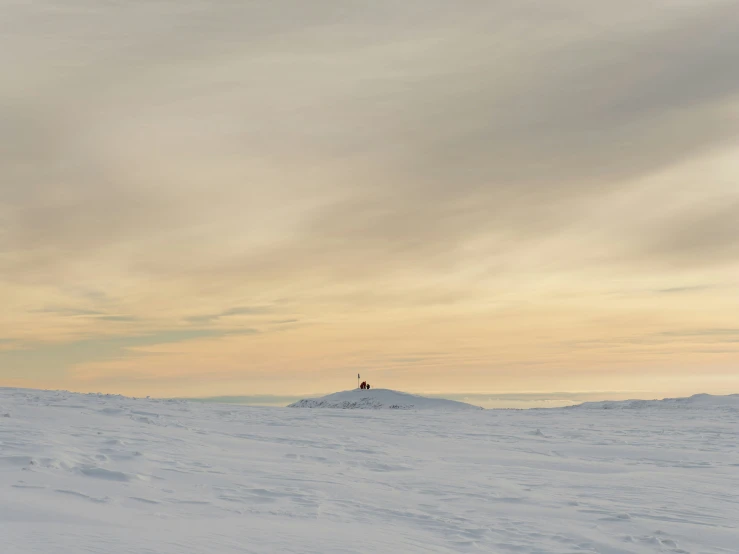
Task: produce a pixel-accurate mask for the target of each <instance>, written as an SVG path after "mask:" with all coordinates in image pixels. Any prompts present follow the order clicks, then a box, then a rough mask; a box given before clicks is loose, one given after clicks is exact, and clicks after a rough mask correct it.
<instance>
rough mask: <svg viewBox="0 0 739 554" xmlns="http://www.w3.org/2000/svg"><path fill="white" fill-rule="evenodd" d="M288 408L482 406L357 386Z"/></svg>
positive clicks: (455, 408) (452, 408)
mask: <svg viewBox="0 0 739 554" xmlns="http://www.w3.org/2000/svg"><path fill="white" fill-rule="evenodd" d="M288 408H333V409H343V410H439V411H460V410H482V408H480V407H479V406H473V405H472V404H466V403H465V402H457V401H455V400H446V399H443V398H426V397H425V396H418V395H415V394H408V393H405V392H398V391H394V390H390V389H370V390H362V389H354V390H347V391H342V392H336V393H333V394H329V395H328V396H323V397H321V398H306V399H303V400H300V401H298V402H295V403H293V404H290V405H289V406H288Z"/></svg>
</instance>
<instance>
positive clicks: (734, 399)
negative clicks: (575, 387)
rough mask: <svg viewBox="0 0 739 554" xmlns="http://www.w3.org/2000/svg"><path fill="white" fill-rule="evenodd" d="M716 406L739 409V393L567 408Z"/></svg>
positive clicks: (639, 408)
mask: <svg viewBox="0 0 739 554" xmlns="http://www.w3.org/2000/svg"><path fill="white" fill-rule="evenodd" d="M693 408H715V409H722V410H737V411H739V394H730V395H727V396H714V395H711V394H695V395H693V396H690V397H687V398H664V399H662V400H618V401H603V402H585V403H584V404H578V405H577V406H568V407H567V408H566V409H568V410H573V409H584V410H642V409H668V410H671V409H693Z"/></svg>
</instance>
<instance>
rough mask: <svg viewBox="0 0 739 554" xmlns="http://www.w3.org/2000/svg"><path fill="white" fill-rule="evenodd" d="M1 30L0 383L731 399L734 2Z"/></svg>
mask: <svg viewBox="0 0 739 554" xmlns="http://www.w3.org/2000/svg"><path fill="white" fill-rule="evenodd" d="M2 9H3V13H4V14H5V17H6V19H7V20H8V21H10V22H12V25H9V26H8V32H6V33H3V36H2V38H0V46H2V48H0V69H2V71H3V75H5V78H4V79H3V83H2V85H0V164H1V165H2V167H3V176H2V177H0V299H2V301H3V304H4V310H3V312H4V313H3V314H2V315H0V339H1V342H0V379H1V378H6V380H7V381H8V382H10V381H11V380H12V382H13V383H18V382H20V383H31V384H34V385H38V386H66V387H70V388H78V389H85V388H92V389H94V388H95V387H105V388H106V389H115V390H117V389H120V390H124V391H137V390H141V389H144V390H150V389H151V390H154V389H156V390H157V391H166V392H167V393H169V392H170V391H171V394H194V395H200V396H205V395H210V394H225V393H227V394H231V393H232V392H234V391H233V388H234V387H238V388H239V389H240V392H243V393H249V394H261V393H280V394H283V393H292V392H295V393H296V394H302V393H303V392H304V389H305V387H308V386H315V387H317V388H316V392H324V391H327V390H333V389H334V388H336V387H337V386H339V383H342V382H343V379H344V375H345V374H352V372H355V369H357V368H362V369H365V368H366V369H367V370H375V371H378V374H380V375H382V376H383V378H384V379H386V381H387V383H388V384H394V385H395V386H398V387H406V388H408V387H412V386H416V385H415V384H417V383H418V381H417V379H418V375H420V374H423V375H425V376H426V377H425V378H426V379H427V380H429V381H428V382H429V383H432V385H431V389H434V390H438V389H444V390H452V391H459V392H464V391H475V390H482V391H483V392H487V391H493V390H512V391H516V390H565V389H563V386H562V385H567V386H570V387H571V388H570V390H582V388H583V386H584V387H585V388H586V389H589V390H603V387H604V386H610V387H613V390H631V389H640V390H641V389H644V388H645V387H644V386H642V384H643V383H642V381H643V382H645V383H647V385H646V386H647V387H648V388H649V390H656V389H655V388H654V387H663V386H668V385H665V383H670V378H669V376H670V375H671V372H672V373H674V372H677V374H679V375H680V376H681V377H680V379H679V380H678V381H679V382H680V383H684V387H685V388H686V390H687V389H690V388H691V387H693V386H694V384H695V383H694V372H695V371H697V369H696V368H701V369H700V371H702V372H705V373H706V374H707V375H708V377H706V379H707V381H706V382H712V383H713V382H715V383H719V384H718V385H715V386H720V387H723V386H729V385H730V384H731V383H733V384H734V385H737V384H739V383H737V382H735V381H732V382H730V378H729V377H728V375H729V373H730V368H732V367H733V368H735V367H736V363H737V361H738V360H739V358H738V356H737V354H738V353H739V350H737V349H736V345H733V346H732V343H731V342H727V341H725V340H723V341H722V340H720V338H721V337H720V336H719V335H716V334H711V333H697V334H690V333H691V332H692V331H691V330H695V329H701V328H703V329H715V328H735V326H736V316H735V314H736V313H739V311H737V308H739V304H738V303H739V300H737V291H738V290H739V280H738V278H737V275H739V272H737V270H738V269H739V187H738V186H737V183H738V182H739V162H737V161H736V160H739V156H737V154H738V153H739V152H738V150H739V141H737V137H738V136H739V73H738V72H736V71H733V70H732V68H733V66H734V65H735V60H736V59H739V34H738V33H736V32H735V27H736V25H735V23H734V22H735V21H737V20H739V5H737V3H736V2H730V1H720V0H708V1H705V0H704V1H701V2H698V1H695V0H680V1H677V2H676V1H670V2H668V1H666V0H655V1H651V2H648V3H647V4H646V5H645V3H644V2H636V1H632V0H627V1H626V2H621V3H618V5H617V4H615V3H612V2H600V1H599V2H586V1H584V0H568V1H565V2H558V3H556V5H553V4H546V3H544V4H543V3H541V2H534V1H533V0H532V1H524V2H510V1H497V0H496V1H471V2H466V3H465V4H464V7H460V5H459V3H458V2H450V1H442V0H432V1H429V0H425V1H416V0H411V1H407V2H403V3H402V5H398V3H397V2H390V1H389V0H388V1H385V0H381V1H378V2H372V3H359V2H339V1H326V0H320V1H317V2H311V3H310V5H308V4H307V3H303V2H298V1H297V0H277V1H272V2H241V3H223V4H220V5H215V4H208V5H206V4H203V3H201V2H195V1H191V0H186V1H183V2H171V1H162V2H139V1H135V2H126V3H116V4H111V3H94V2H89V1H79V2H73V3H67V4H64V5H60V4H59V3H57V2H50V1H46V2H44V1H36V2H32V3H25V4H18V3H8V2H6V3H5V4H3V5H2ZM666 292H669V293H670V294H665V293H666ZM680 333H683V334H682V335H681V334H680ZM174 336H176V337H179V338H178V340H169V339H168V338H167V337H169V338H171V337H174ZM156 337H159V338H160V339H161V340H158V339H156ZM678 337H681V338H680V340H678ZM429 351H433V352H434V354H433V355H431V356H429V355H427V354H425V353H426V352H429ZM398 360H403V361H398ZM712 379H713V380H714V381H712ZM532 380H533V381H534V382H536V383H538V385H537V386H535V387H531V386H530V382H531V381H532ZM285 381H288V382H290V383H293V384H294V385H290V386H294V388H295V389H296V390H295V391H285V390H284V387H285V386H286V385H285ZM349 382H351V380H350V381H349ZM309 383H310V385H309ZM316 383H319V384H316ZM582 383H586V385H583V386H580V384H582ZM0 384H2V383H1V382H0ZM673 384H674V383H673ZM539 385H540V386H539ZM669 386H673V385H672V384H670V385H669ZM680 386H682V385H680ZM203 389H207V390H203ZM297 389H300V390H297ZM670 392H672V391H666V392H665V393H666V394H667V393H670Z"/></svg>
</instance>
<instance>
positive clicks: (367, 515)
mask: <svg viewBox="0 0 739 554" xmlns="http://www.w3.org/2000/svg"><path fill="white" fill-rule="evenodd" d="M704 400H705V399H704ZM675 404H676V403H672V404H670V403H662V404H660V403H647V404H645V405H643V406H636V407H632V409H622V410H614V409H588V408H587V407H583V408H575V409H553V410H532V411H494V410H479V411H475V410H473V411H460V412H444V411H438V412H437V411H434V410H402V411H400V410H322V409H302V410H298V409H286V408H249V407H243V406H233V405H218V404H199V403H188V402H184V401H164V400H133V399H127V398H122V397H109V396H97V395H78V394H71V393H64V392H41V391H29V390H18V389H0V552H2V553H3V554H17V553H30V552H33V553H53V554H80V553H97V554H99V553H127V554H130V553H136V554H154V553H156V554H171V553H213V554H224V553H251V552H260V553H261V552H301V553H304V552H315V553H331V552H335V553H347V552H383V553H406V552H492V553H514V552H515V553H539V554H556V553H563V554H564V553H582V552H599V553H604V554H620V553H646V552H650V553H651V552H660V553H663V552H691V553H732V554H736V553H737V552H739V529H738V527H739V436H738V434H739V407H738V406H737V402H736V398H734V399H732V398H723V399H715V398H714V399H713V400H711V401H694V402H683V403H681V404H680V405H681V407H680V408H679V409H676V408H675ZM601 407H602V406H601ZM590 408H593V406H590ZM6 414H7V417H3V416H5V415H6Z"/></svg>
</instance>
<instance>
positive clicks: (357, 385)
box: [357, 373, 359, 388]
mask: <svg viewBox="0 0 739 554" xmlns="http://www.w3.org/2000/svg"><path fill="white" fill-rule="evenodd" d="M357 388H359V373H357Z"/></svg>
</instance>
